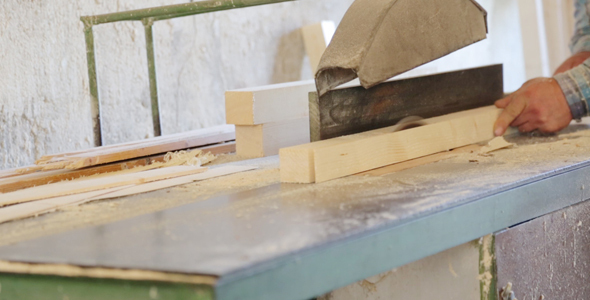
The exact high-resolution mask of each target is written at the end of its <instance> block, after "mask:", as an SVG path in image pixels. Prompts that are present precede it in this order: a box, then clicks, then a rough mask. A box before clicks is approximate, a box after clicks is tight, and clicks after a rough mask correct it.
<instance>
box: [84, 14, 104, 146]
mask: <svg viewBox="0 0 590 300" xmlns="http://www.w3.org/2000/svg"><path fill="white" fill-rule="evenodd" d="M84 25H85V26H84V35H85V37H86V60H87V61H88V85H89V89H90V100H91V101H90V111H91V114H92V121H93V123H94V146H96V147H100V146H102V131H101V118H100V98H99V96H98V77H97V73H96V56H95V52H94V31H93V29H92V25H90V24H87V23H84Z"/></svg>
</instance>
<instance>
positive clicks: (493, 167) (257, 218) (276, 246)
mask: <svg viewBox="0 0 590 300" xmlns="http://www.w3.org/2000/svg"><path fill="white" fill-rule="evenodd" d="M589 128H590V126H588V125H587V124H580V125H574V126H572V127H571V128H570V129H569V132H568V133H564V134H561V135H559V136H549V137H539V136H536V137H535V136H518V137H513V138H509V139H508V140H509V141H511V142H514V143H515V144H516V146H515V147H514V148H512V149H506V150H499V151H497V152H494V153H492V154H487V155H482V154H478V153H466V154H461V155H459V156H457V157H454V158H451V159H447V160H445V161H441V162H438V163H433V164H429V165H424V166H420V167H416V168H413V169H408V170H405V171H400V172H396V173H393V174H389V175H385V176H380V177H371V176H351V177H348V178H343V179H339V180H334V181H330V182H326V183H322V184H315V185H296V184H279V183H278V182H279V172H278V169H277V168H278V158H277V157H271V158H267V159H263V160H255V161H246V162H240V163H242V164H253V163H255V164H256V163H258V164H260V166H261V169H259V170H257V171H252V172H247V173H242V174H235V175H231V176H228V177H224V178H220V179H213V180H208V181H205V182H200V183H196V184H191V185H187V186H183V187H178V188H172V189H168V190H163V191H157V192H152V193H147V194H143V195H138V196H133V197H127V198H124V199H115V200H112V201H104V202H99V203H93V204H88V205H84V206H81V207H77V208H71V209H68V210H66V211H61V212H56V213H53V214H49V215H46V216H41V217H39V218H35V219H28V220H21V221H15V222H12V223H8V224H4V225H0V243H2V244H4V245H7V244H12V245H7V246H3V247H0V260H8V261H18V262H31V263H65V264H74V265H81V266H101V267H112V268H130V269H145V270H155V271H167V272H181V273H189V274H210V275H220V276H223V275H226V274H230V273H232V272H236V271H239V270H244V269H246V268H248V267H251V266H255V265H257V264H259V263H263V262H266V261H269V260H272V259H275V258H277V257H281V256H284V255H288V254H292V253H297V252H298V251H302V250H304V249H312V248H318V247H322V246H325V245H329V244H331V243H334V242H337V241H341V240H343V239H346V238H347V237H350V236H353V235H358V234H359V233H363V232H372V231H374V230H376V229H379V228H384V227H387V226H394V225H396V224H401V223H405V222H410V221H412V220H415V219H417V218H419V217H422V216H426V215H428V214H432V213H434V212H437V211H441V210H445V209H448V208H451V207H455V206H458V205H460V204H464V203H467V202H470V201H474V200H477V199H478V198H479V197H483V196H486V195H491V194H494V193H498V191H502V190H507V189H511V188H515V187H518V186H520V185H523V184H525V183H528V182H533V181H536V180H539V179H541V178H547V177H548V176H551V175H552V174H554V173H555V172H556V170H563V168H568V167H574V166H576V165H578V164H580V163H586V162H588V161H590V152H589V151H588V149H590V130H589ZM223 159H226V160H227V161H231V160H232V157H225V158H221V160H223ZM183 204H186V205H183ZM179 205H182V206H180V207H176V208H171V207H175V206H179ZM168 208H169V209H168ZM138 215H141V216H138ZM131 217H133V218H131ZM123 219H125V220H123ZM114 221H118V222H114ZM73 229H77V230H73ZM58 232H62V233H59V234H55V235H49V234H54V233H58ZM43 235H49V236H46V237H41V238H37V239H33V240H30V241H25V240H27V239H30V238H34V237H39V236H43Z"/></svg>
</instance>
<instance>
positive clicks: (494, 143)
mask: <svg viewBox="0 0 590 300" xmlns="http://www.w3.org/2000/svg"><path fill="white" fill-rule="evenodd" d="M512 146H513V144H511V143H509V142H507V141H506V139H505V138H504V137H503V136H499V137H497V138H494V139H492V140H491V141H489V142H488V144H487V145H486V146H483V147H482V148H481V150H480V151H479V153H480V154H488V153H490V152H493V151H496V150H500V149H505V148H509V147H512Z"/></svg>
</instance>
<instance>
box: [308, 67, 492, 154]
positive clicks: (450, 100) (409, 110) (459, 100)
mask: <svg viewBox="0 0 590 300" xmlns="http://www.w3.org/2000/svg"><path fill="white" fill-rule="evenodd" d="M503 95H504V84H503V74H502V65H493V66H487V67H480V68H475V69H469V70H460V71H455V72H449V73H442V74H436V75H430V76H423V77H417V78H409V79H403V80H393V81H389V82H385V83H382V84H380V85H378V86H376V87H373V88H371V89H368V90H366V89H365V88H363V87H361V86H356V87H349V88H342V89H336V90H332V91H330V92H328V93H327V94H325V95H323V96H322V97H321V98H320V99H318V98H317V93H315V92H313V93H311V94H310V96H309V114H310V117H309V118H310V128H311V140H312V141H313V142H315V141H319V140H326V139H331V138H335V137H339V136H343V135H349V134H355V133H359V132H364V131H369V130H373V129H378V128H383V127H387V126H393V125H395V124H397V122H399V121H400V120H402V119H403V118H405V117H407V116H419V117H422V118H432V117H437V116H441V115H446V114H450V113H454V112H458V111H464V110H468V109H474V108H478V107H483V106H488V105H492V104H494V102H495V101H496V100H498V99H500V98H502V97H503Z"/></svg>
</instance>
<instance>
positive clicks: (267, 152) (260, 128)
mask: <svg viewBox="0 0 590 300" xmlns="http://www.w3.org/2000/svg"><path fill="white" fill-rule="evenodd" d="M309 142H310V139H309V119H308V118H302V119H297V120H288V121H283V122H275V123H266V124H262V125H236V143H237V146H236V150H237V154H238V156H241V157H244V158H257V157H266V156H272V155H277V154H279V149H281V148H285V147H291V146H296V145H301V144H307V143H309Z"/></svg>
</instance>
